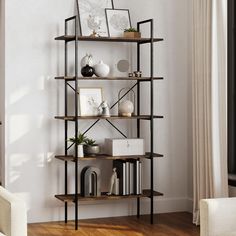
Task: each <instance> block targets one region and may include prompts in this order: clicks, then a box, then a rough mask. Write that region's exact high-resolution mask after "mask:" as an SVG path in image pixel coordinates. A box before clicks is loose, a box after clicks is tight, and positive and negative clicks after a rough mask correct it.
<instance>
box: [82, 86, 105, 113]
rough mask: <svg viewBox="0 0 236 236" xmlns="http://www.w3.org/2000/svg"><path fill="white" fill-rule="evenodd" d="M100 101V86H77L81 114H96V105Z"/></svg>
mask: <svg viewBox="0 0 236 236" xmlns="http://www.w3.org/2000/svg"><path fill="white" fill-rule="evenodd" d="M101 103H102V88H79V105H80V115H81V116H98V107H99V105H100V104H101Z"/></svg>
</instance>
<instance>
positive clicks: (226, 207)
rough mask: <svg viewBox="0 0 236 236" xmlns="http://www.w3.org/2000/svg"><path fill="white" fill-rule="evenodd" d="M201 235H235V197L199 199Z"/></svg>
mask: <svg viewBox="0 0 236 236" xmlns="http://www.w3.org/2000/svg"><path fill="white" fill-rule="evenodd" d="M200 231H201V236H236V197H234V198H216V199H204V200H201V201H200Z"/></svg>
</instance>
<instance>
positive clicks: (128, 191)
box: [125, 161, 130, 195]
mask: <svg viewBox="0 0 236 236" xmlns="http://www.w3.org/2000/svg"><path fill="white" fill-rule="evenodd" d="M129 168H130V162H128V161H126V162H125V174H126V176H125V180H126V182H125V190H126V191H125V193H126V195H129V194H130V171H129Z"/></svg>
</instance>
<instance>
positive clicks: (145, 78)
mask: <svg viewBox="0 0 236 236" xmlns="http://www.w3.org/2000/svg"><path fill="white" fill-rule="evenodd" d="M75 78H76V77H73V76H66V77H64V76H58V77H55V79H56V80H66V81H75ZM77 79H78V80H96V81H99V80H111V81H114V80H124V81H126V80H134V81H137V80H139V81H151V78H150V77H78V78H77ZM153 79H154V80H163V79H164V78H163V77H154V78H153Z"/></svg>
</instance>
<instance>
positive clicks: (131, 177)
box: [129, 162, 134, 194]
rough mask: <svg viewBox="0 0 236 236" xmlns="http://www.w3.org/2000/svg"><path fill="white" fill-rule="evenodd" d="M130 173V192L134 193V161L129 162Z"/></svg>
mask: <svg viewBox="0 0 236 236" xmlns="http://www.w3.org/2000/svg"><path fill="white" fill-rule="evenodd" d="M129 174H130V179H129V180H130V181H129V187H130V194H134V163H133V162H130V163H129Z"/></svg>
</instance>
